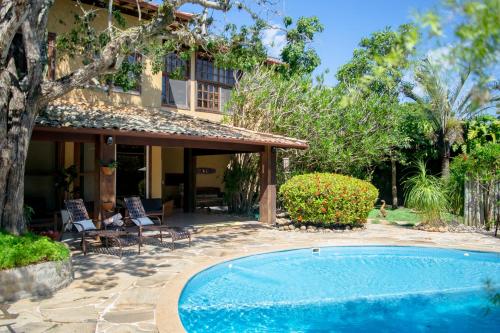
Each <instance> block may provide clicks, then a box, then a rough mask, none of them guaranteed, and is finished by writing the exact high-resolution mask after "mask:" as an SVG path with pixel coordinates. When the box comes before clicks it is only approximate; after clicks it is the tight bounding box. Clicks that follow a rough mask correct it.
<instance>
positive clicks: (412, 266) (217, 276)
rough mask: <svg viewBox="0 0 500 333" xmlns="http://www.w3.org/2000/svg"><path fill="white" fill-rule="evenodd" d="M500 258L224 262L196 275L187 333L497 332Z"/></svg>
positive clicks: (303, 257) (446, 255)
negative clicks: (490, 288)
mask: <svg viewBox="0 0 500 333" xmlns="http://www.w3.org/2000/svg"><path fill="white" fill-rule="evenodd" d="M486 281H489V282H490V283H491V284H492V285H493V286H494V287H496V288H495V290H496V292H499V291H500V290H499V289H498V288H499V287H500V255H499V254H497V253H482V252H468V251H460V250H445V249H432V248H418V247H377V246H374V247H328V248H322V249H321V251H320V253H319V254H313V253H312V251H311V249H302V250H293V251H283V252H274V253H268V254H262V255H255V256H250V257H245V258H240V259H236V260H232V261H228V262H225V263H222V264H219V265H216V266H213V267H211V268H209V269H207V270H204V271H202V272H200V273H198V274H197V275H195V276H194V277H193V278H192V279H191V280H190V281H189V282H188V283H187V284H186V286H185V287H184V290H183V292H182V295H181V298H180V300H179V314H180V317H181V320H182V323H183V325H184V327H185V329H186V331H187V332H189V333H193V332H238V333H240V332H500V306H494V305H493V304H492V302H491V300H490V296H491V291H488V289H487V288H486Z"/></svg>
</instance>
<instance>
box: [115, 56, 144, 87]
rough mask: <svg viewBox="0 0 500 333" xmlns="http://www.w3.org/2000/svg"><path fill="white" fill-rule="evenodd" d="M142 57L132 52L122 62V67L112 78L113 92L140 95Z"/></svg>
mask: <svg viewBox="0 0 500 333" xmlns="http://www.w3.org/2000/svg"><path fill="white" fill-rule="evenodd" d="M141 76H142V56H141V54H139V53H137V52H134V53H132V54H129V55H128V56H127V58H125V59H124V60H123V63H122V67H121V69H120V71H119V72H118V73H116V74H115V75H114V76H113V82H112V83H113V88H114V89H115V90H123V91H131V92H136V93H141Z"/></svg>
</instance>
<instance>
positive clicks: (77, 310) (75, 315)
mask: <svg viewBox="0 0 500 333" xmlns="http://www.w3.org/2000/svg"><path fill="white" fill-rule="evenodd" d="M40 312H41V313H42V316H43V318H44V320H46V321H52V322H58V323H75V322H81V323H83V322H95V321H97V317H98V313H97V310H96V308H95V306H93V305H88V306H82V307H64V308H57V309H40Z"/></svg>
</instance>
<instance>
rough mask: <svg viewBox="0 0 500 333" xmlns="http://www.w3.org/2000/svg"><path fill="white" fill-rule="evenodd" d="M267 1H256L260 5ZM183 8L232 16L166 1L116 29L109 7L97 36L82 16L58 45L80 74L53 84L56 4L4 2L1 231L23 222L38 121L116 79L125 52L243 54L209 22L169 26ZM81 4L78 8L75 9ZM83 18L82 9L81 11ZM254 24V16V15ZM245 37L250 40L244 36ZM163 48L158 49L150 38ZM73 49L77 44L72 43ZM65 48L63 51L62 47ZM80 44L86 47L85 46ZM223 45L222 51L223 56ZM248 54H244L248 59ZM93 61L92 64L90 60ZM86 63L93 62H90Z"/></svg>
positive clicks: (223, 3) (200, 18) (222, 3)
mask: <svg viewBox="0 0 500 333" xmlns="http://www.w3.org/2000/svg"><path fill="white" fill-rule="evenodd" d="M264 1H265V0H261V1H259V3H262V2H264ZM186 3H191V4H196V5H199V6H201V7H202V8H204V9H212V10H216V11H223V12H226V11H229V10H230V9H231V8H232V5H235V7H236V8H239V9H247V10H248V8H247V7H246V6H244V4H241V3H236V2H233V1H230V0H218V1H215V0H214V1H210V0H164V1H163V2H162V4H161V5H160V6H159V8H158V11H157V13H155V14H154V15H153V17H152V18H151V19H150V20H148V21H147V22H146V21H142V22H141V24H140V25H138V26H134V27H129V28H121V27H117V26H116V25H117V24H118V25H119V24H120V20H119V15H115V11H113V1H112V0H109V9H108V10H109V17H108V27H107V29H106V30H104V31H102V32H97V31H94V30H93V28H92V26H91V25H90V24H88V22H89V21H91V20H92V15H93V14H92V12H85V11H84V12H83V13H82V18H81V20H80V24H77V26H76V28H75V29H74V31H73V32H72V33H73V34H74V36H76V39H75V40H71V39H70V40H66V41H64V40H63V39H61V40H60V41H58V44H59V43H60V42H61V43H63V46H64V47H65V48H66V51H67V52H68V53H69V54H71V55H78V56H80V57H82V58H83V59H84V60H86V59H87V60H88V62H86V63H85V64H84V65H83V66H82V67H81V68H78V69H77V70H75V71H74V72H72V73H70V74H68V75H65V76H63V77H61V78H59V79H57V80H54V81H49V80H47V79H46V76H45V73H44V71H45V69H46V64H47V19H48V14H49V10H50V8H51V7H52V5H53V0H39V1H29V0H4V1H2V3H1V4H0V87H1V90H0V150H1V151H0V187H1V190H0V227H1V228H4V229H6V230H7V231H9V232H12V233H15V234H19V233H21V232H23V231H24V230H25V222H24V218H23V195H24V168H25V161H26V156H27V150H28V144H29V141H30V137H31V133H32V131H33V127H34V124H35V120H36V117H37V115H38V114H39V112H40V111H41V110H43V109H44V108H45V107H46V106H47V104H48V103H49V102H50V101H52V100H54V99H57V98H58V97H61V96H63V95H64V94H66V93H68V92H69V91H71V90H72V89H75V88H79V87H82V86H83V85H85V84H86V83H88V82H89V81H90V80H92V79H94V78H99V77H102V76H103V75H108V74H113V73H117V72H118V71H119V70H120V67H121V65H122V63H123V59H124V58H125V57H126V56H127V55H128V54H130V52H132V51H134V50H136V49H139V48H140V49H141V51H144V52H147V50H149V52H151V53H152V54H153V55H157V56H158V55H160V56H161V54H162V53H161V51H169V50H172V49H180V48H181V46H183V47H184V46H189V47H197V46H201V47H205V48H206V49H207V51H210V50H217V49H219V50H221V49H224V50H226V51H227V50H230V49H231V48H233V47H234V48H238V49H239V50H240V51H241V49H242V46H241V45H244V43H240V40H237V39H235V40H229V41H226V40H223V39H220V38H219V39H218V38H213V37H209V35H208V34H207V33H206V27H207V24H208V23H209V22H208V20H207V18H206V15H203V14H200V15H196V16H194V19H193V20H192V22H190V24H181V25H173V24H172V23H173V22H174V20H175V11H176V10H177V9H178V8H179V7H181V6H182V5H184V4H186ZM77 4H79V2H77ZM82 10H83V9H82ZM252 16H253V17H254V15H252ZM246 35H248V34H246ZM157 36H161V37H162V38H163V39H166V40H167V42H166V43H164V44H159V43H158V42H157V39H156V38H155V37H157ZM72 41H75V42H74V43H72ZM64 42H66V43H64ZM82 43H83V44H82ZM222 45H225V47H224V48H222ZM251 53H252V52H248V54H251ZM90 55H91V56H90ZM89 56H90V57H89Z"/></svg>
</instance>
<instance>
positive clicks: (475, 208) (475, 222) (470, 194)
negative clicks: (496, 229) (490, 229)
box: [464, 180, 500, 227]
mask: <svg viewBox="0 0 500 333" xmlns="http://www.w3.org/2000/svg"><path fill="white" fill-rule="evenodd" d="M487 221H489V224H490V226H493V225H495V224H498V222H499V221H500V182H499V181H497V182H494V183H490V184H487V183H485V182H480V181H478V180H467V181H466V182H465V191H464V223H465V224H466V225H470V226H475V227H482V226H485V225H486V223H487Z"/></svg>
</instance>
